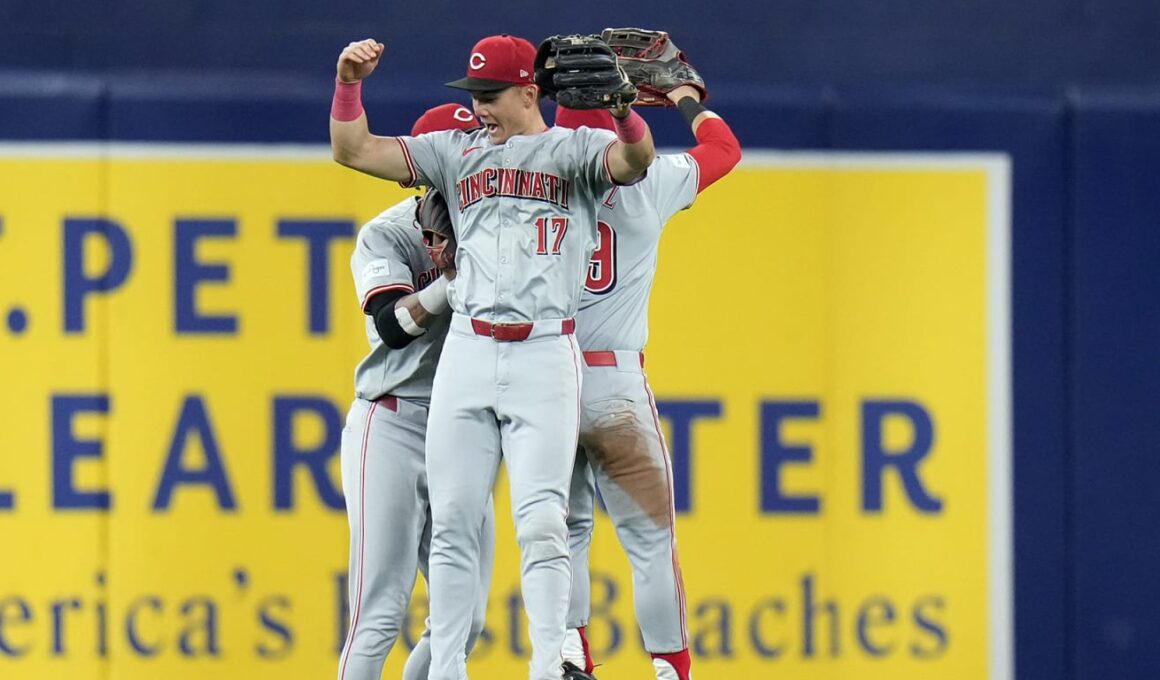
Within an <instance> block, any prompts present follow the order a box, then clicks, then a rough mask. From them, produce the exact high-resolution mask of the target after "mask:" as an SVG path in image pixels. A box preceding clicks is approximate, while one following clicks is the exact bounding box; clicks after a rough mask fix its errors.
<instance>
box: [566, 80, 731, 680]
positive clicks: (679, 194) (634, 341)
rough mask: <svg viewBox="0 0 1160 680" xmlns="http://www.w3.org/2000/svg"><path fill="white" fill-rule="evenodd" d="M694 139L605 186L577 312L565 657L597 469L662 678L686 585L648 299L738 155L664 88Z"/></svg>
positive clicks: (570, 649) (572, 657) (589, 114)
mask: <svg viewBox="0 0 1160 680" xmlns="http://www.w3.org/2000/svg"><path fill="white" fill-rule="evenodd" d="M666 96H667V97H668V98H669V99H670V100H671V101H672V102H673V103H674V104H677V105H678V107H679V108H680V110H681V112H682V113H683V114H684V115H685V118H686V120H688V121H689V123H690V126H691V127H692V130H693V133H694V135H695V136H696V138H697V141H698V144H697V146H695V147H694V148H692V149H690V150H689V151H688V152H686V153H682V154H662V155H659V156H657V158H656V160H655V161H654V162H653V164H652V166H651V167H650V168H649V172H648V176H647V177H646V178H645V179H644V180H643V181H641V182H640V183H638V184H636V185H634V186H631V187H619V188H614V189H612V190H611V191H609V193H608V195H607V196H606V198H605V200H604V201H603V203H602V204H601V207H600V212H599V213H598V214H597V219H598V221H599V222H598V223H599V225H600V232H601V233H600V237H601V241H600V244H599V246H598V248H597V251H596V253H595V254H594V256H593V259H592V263H591V265H590V267H589V274H588V280H587V283H586V287H585V291H584V295H583V297H582V299H581V302H580V311H579V313H578V314H577V315H576V339H577V341H578V342H579V343H580V348H581V349H582V350H583V356H584V368H583V391H582V396H581V409H582V410H581V414H580V450H579V451H578V452H577V456H576V468H575V473H574V476H573V483H572V493H571V498H570V512H569V515H568V528H569V544H570V548H571V551H572V569H573V578H572V601H571V605H570V607H569V611H568V629H569V630H568V635H567V638H566V640H565V646H564V657H565V660H566V662H567V664H568V665H569V666H572V667H576V668H580V669H584V670H585V671H586V672H589V673H591V672H592V669H593V665H594V664H593V661H592V656H591V654H590V653H589V650H588V643H587V638H586V633H585V626H586V625H587V622H588V617H589V610H590V595H591V593H590V583H589V574H588V548H589V544H590V543H591V539H592V524H593V503H594V495H595V494H594V488H593V476H594V475H595V481H596V484H597V485H599V487H600V493H601V497H602V498H603V500H604V504H605V507H606V508H607V510H608V514H609V517H610V518H611V520H612V523H613V525H614V526H615V528H616V533H617V537H618V538H619V540H620V544H621V546H622V547H623V548H624V550H625V552H626V553H627V554H628V557H629V562H630V564H631V565H632V576H633V601H634V606H635V612H636V618H637V621H638V623H639V625H640V630H641V634H642V636H643V638H644V645H645V649H646V650H647V651H648V652H650V654H651V655H652V658H653V667H654V669H655V672H656V677H657V679H658V680H690V679H691V677H692V676H691V673H690V670H689V665H690V660H689V651H688V633H687V630H686V625H685V592H684V585H683V583H682V580H681V570H680V562H679V560H678V557H677V539H676V531H675V524H674V522H675V517H676V515H675V510H674V505H673V482H672V466H671V462H670V459H669V455H668V451H667V449H666V447H665V441H664V438H663V436H662V435H661V430H660V426H659V423H658V420H657V412H656V406H655V404H654V400H653V395H652V391H651V390H650V389H649V386H648V379H647V378H646V377H645V373H644V354H643V353H642V352H643V349H644V345H645V341H646V339H647V337H648V302H649V294H650V292H651V289H652V283H653V277H654V275H655V273H656V266H657V246H658V243H659V241H660V236H661V232H662V230H663V229H664V225H665V222H667V221H668V220H669V218H671V217H672V216H673V215H674V214H676V213H677V212H679V211H680V210H683V209H685V208H688V207H689V206H690V205H691V204H692V203H693V201H694V200H695V199H696V196H697V194H699V193H700V192H701V191H703V190H704V189H705V188H706V187H708V186H709V185H711V184H712V183H713V182H715V181H717V180H718V179H720V178H721V177H723V176H724V175H725V174H726V173H728V172H729V171H730V170H731V169H732V168H733V167H734V166H735V165H736V164H737V162H738V161H739V160H740V159H741V148H740V145H739V144H738V142H737V139H736V138H735V137H734V136H733V133H732V131H731V130H730V129H729V126H728V125H726V124H725V121H723V120H721V118H720V117H718V116H717V115H716V114H714V113H713V112H711V111H708V110H706V109H705V108H704V107H703V106H701V104H700V101H701V92H700V90H698V89H697V88H695V87H691V86H688V85H684V86H680V87H677V88H675V89H673V90H672V91H670V92H668V93H667V94H666ZM556 125H557V126H564V127H579V126H581V125H586V126H589V127H593V128H609V127H610V121H609V119H608V116H607V114H605V113H604V112H596V111H572V110H569V109H564V108H560V109H558V110H557V114H556Z"/></svg>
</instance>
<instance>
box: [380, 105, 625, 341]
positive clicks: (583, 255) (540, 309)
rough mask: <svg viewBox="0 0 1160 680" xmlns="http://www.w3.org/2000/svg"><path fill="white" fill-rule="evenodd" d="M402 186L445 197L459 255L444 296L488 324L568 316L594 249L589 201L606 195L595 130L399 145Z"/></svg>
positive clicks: (477, 135) (436, 138)
mask: <svg viewBox="0 0 1160 680" xmlns="http://www.w3.org/2000/svg"><path fill="white" fill-rule="evenodd" d="M399 140H400V142H401V143H402V145H403V149H404V151H405V153H406V156H407V162H408V165H409V166H410V169H411V173H412V178H413V179H412V182H413V183H416V184H428V185H431V186H434V187H435V188H437V189H439V191H441V192H443V195H444V196H446V197H447V198H448V205H449V206H450V207H451V221H452V224H454V226H455V234H456V237H457V238H458V242H459V246H458V253H457V256H456V269H457V272H458V274H457V277H456V279H455V281H453V282H452V284H451V288H450V291H449V294H448V298H449V299H450V301H451V307H452V309H454V310H455V311H456V312H459V313H460V314H465V315H467V316H470V317H473V318H476V319H484V320H486V321H491V322H500V323H504V322H521V321H531V320H537V319H565V318H571V317H573V316H575V314H576V310H577V308H578V305H579V301H580V289H581V287H582V285H583V281H584V272H585V268H586V267H587V266H588V258H589V255H590V254H591V252H592V250H593V249H594V248H595V247H596V228H595V224H596V215H595V212H596V202H595V201H593V200H592V196H601V195H603V194H604V192H606V191H608V190H609V189H610V188H611V187H612V178H611V175H610V173H609V169H608V151H609V150H610V149H611V147H612V144H613V143H614V142H615V141H616V138H615V137H614V136H613V135H611V134H610V133H608V132H606V131H603V130H590V129H588V128H582V129H580V130H576V131H570V130H564V129H560V128H553V129H551V130H548V131H547V132H543V133H541V134H536V135H521V136H515V137H512V138H511V139H509V140H508V141H507V142H506V143H504V144H502V145H494V144H492V143H491V142H490V141H489V140H488V137H487V132H486V131H485V130H479V131H476V132H462V131H458V130H453V131H448V132H435V133H432V134H427V135H421V136H419V137H400V138H399Z"/></svg>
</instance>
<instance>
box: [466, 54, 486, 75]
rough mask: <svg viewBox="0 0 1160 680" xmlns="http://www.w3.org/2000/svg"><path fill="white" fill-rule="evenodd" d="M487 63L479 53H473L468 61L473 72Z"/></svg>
mask: <svg viewBox="0 0 1160 680" xmlns="http://www.w3.org/2000/svg"><path fill="white" fill-rule="evenodd" d="M486 63H487V58H486V57H484V56H483V55H482V54H480V53H479V52H472V53H471V59H470V60H468V62H467V65H468V66H469V67H471V70H472V71H478V70H479V69H481V68H483V66H484V64H486Z"/></svg>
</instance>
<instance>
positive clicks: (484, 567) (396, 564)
mask: <svg viewBox="0 0 1160 680" xmlns="http://www.w3.org/2000/svg"><path fill="white" fill-rule="evenodd" d="M415 206H416V199H415V198H408V199H406V200H404V201H402V202H400V203H398V204H397V205H395V206H393V207H391V208H388V209H387V210H385V211H383V212H382V213H381V214H379V215H378V216H377V217H375V218H374V219H373V220H371V221H370V222H368V223H367V224H366V225H364V226H363V228H362V229H361V230H360V231H359V234H358V240H357V243H356V245H355V250H354V253H353V254H352V255H351V273H352V274H353V275H354V281H355V289H356V292H357V294H358V299H359V302H360V304H361V305H362V307H363V309H366V305H367V303H368V301H369V300H370V298H371V297H372V296H374V295H375V294H377V293H380V292H383V291H387V290H398V291H402V292H405V293H411V292H414V291H415V290H418V289H421V288H423V287H425V286H427V285H428V284H429V283H430V282H431V281H432V280H434V279H435V277H437V276H439V273H438V271H437V270H436V269H435V268H434V265H433V263H432V262H431V258H430V256H428V255H427V251H426V249H425V248H424V247H423V242H422V238H421V235H420V231H419V229H418V227H417V226H416V225H415V223H414V218H415ZM450 316H451V315H450V314H444V315H442V316H440V317H436V318H435V321H434V323H433V324H432V325H431V326H430V327H429V328H428V330H427V333H425V334H424V335H421V336H419V337H418V338H416V339H414V340H413V341H411V343H410V344H408V345H407V346H406V347H404V348H402V349H389V348H387V347H386V346H385V345H384V344H383V341H382V339H381V338H380V337H379V334H378V331H377V330H376V329H375V325H374V321H373V319H370V318H369V317H368V318H367V320H366V334H367V342H368V343H370V346H371V352H370V354H368V355H367V356H366V358H364V359H363V361H362V362H361V363H360V364H359V366H358V369H357V370H356V372H355V387H356V392H357V394H358V398H356V399H355V400H354V403H353V404H351V408H350V412H349V414H348V415H347V421H346V427H345V428H343V431H342V448H341V461H342V481H343V490H344V492H345V495H346V510H347V520H348V522H349V524H350V562H349V581H348V584H349V586H350V612H351V619H350V629H349V632H348V635H347V639H346V642H345V643H344V645H343V651H342V655H341V656H340V658H339V668H338V678H339V680H372V679H374V680H377V679H378V678H379V676H380V675H381V674H382V669H383V664H384V662H385V661H386V658H387V655H388V654H389V653H390V651H391V649H392V647H393V646H394V644H395V641H396V640H397V639H398V636H399V633H400V630H401V627H402V623H403V621H404V620H405V616H406V611H407V606H408V604H409V603H410V597H411V590H412V588H413V587H414V584H415V575H416V569H418V570H419V571H421V572H423V574H424V575H425V576H426V574H427V573H428V554H429V552H430V541H431V512H430V506H429V499H428V492H427V470H426V455H425V443H426V433H427V419H428V413H427V404H429V402H430V398H431V389H432V381H433V379H434V375H435V366H436V363H437V362H438V360H439V355H440V352H441V349H442V347H443V343H444V340H445V338H446V336H447V329H448V326H449V324H450ZM387 395H389V396H387ZM384 397H385V398H384ZM482 522H483V523H482V525H481V526H480V527H479V528H478V531H479V542H480V546H481V547H480V559H479V561H478V566H477V569H476V572H475V573H476V578H477V579H478V581H479V587H478V588H477V589H476V590H475V595H476V600H475V606H474V608H473V610H472V613H471V619H470V620H471V623H470V630H469V632H468V636H467V638H466V640H465V646H464V652H465V653H467V652H468V651H470V649H471V647H472V645H473V644H474V643H475V640H476V638H477V637H478V635H479V633H480V631H481V630H482V629H483V616H484V612H485V611H486V608H487V594H488V589H489V586H490V582H491V563H492V554H493V551H494V541H495V538H494V531H493V524H494V518H493V516H492V510H491V506H490V501H489V504H488V506H487V510H486V512H485V514H484V516H483V519H482ZM427 640H428V637H427V635H426V634H424V637H423V638H422V639H421V640H420V642H419V644H418V645H417V646H416V647H415V649H414V650H413V651H412V653H411V654H410V655H409V656H408V657H407V664H406V666H405V668H404V671H403V678H404V680H426V679H427V677H428V674H429V673H428V671H429V666H430V651H429V645H428V643H427Z"/></svg>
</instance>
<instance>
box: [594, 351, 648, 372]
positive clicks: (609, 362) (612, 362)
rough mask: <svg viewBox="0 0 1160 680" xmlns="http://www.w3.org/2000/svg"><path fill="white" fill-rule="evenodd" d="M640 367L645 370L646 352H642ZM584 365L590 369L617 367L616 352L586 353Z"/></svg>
mask: <svg viewBox="0 0 1160 680" xmlns="http://www.w3.org/2000/svg"><path fill="white" fill-rule="evenodd" d="M639 355H640V367H641V368H644V352H640V353H639ZM584 363H586V364H588V366H589V367H590V368H600V367H604V366H616V352H607V351H605V352H585V353H584Z"/></svg>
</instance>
